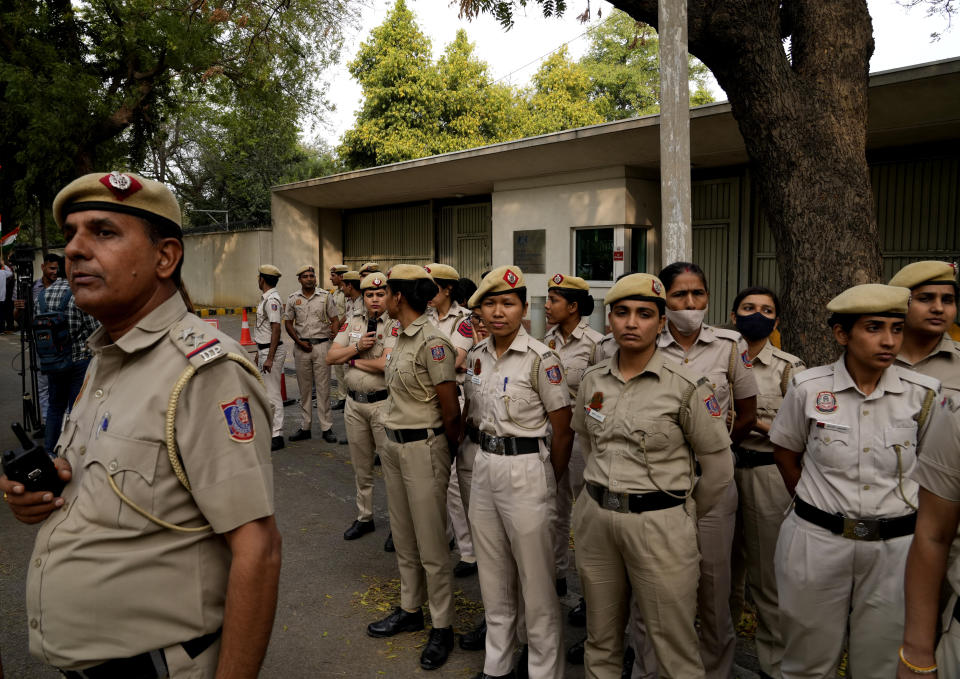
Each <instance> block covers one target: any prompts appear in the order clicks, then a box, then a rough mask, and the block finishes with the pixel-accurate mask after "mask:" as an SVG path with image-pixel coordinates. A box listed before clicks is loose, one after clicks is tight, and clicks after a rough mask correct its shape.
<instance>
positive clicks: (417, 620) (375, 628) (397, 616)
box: [367, 606, 423, 638]
mask: <svg viewBox="0 0 960 679" xmlns="http://www.w3.org/2000/svg"><path fill="white" fill-rule="evenodd" d="M422 629H423V611H422V610H421V609H419V608H418V609H417V612H416V613H407V612H406V611H405V610H403V609H402V608H400V607H399V606H397V607H396V608H394V609H393V613H391V614H390V615H388V616H387V617H385V618H384V619H383V620H378V621H377V622H371V623H370V624H369V625H367V634H369V635H370V636H371V637H377V638H383V637H392V636H393V635H395V634H400V632H419V631H420V630H422Z"/></svg>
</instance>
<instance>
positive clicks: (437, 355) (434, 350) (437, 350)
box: [430, 344, 447, 361]
mask: <svg viewBox="0 0 960 679" xmlns="http://www.w3.org/2000/svg"><path fill="white" fill-rule="evenodd" d="M430 357H431V358H432V359H433V360H434V361H442V360H443V359H445V358H446V357H447V351H446V349H444V348H443V345H442V344H438V345H436V346H435V347H430Z"/></svg>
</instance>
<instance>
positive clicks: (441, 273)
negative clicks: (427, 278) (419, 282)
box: [423, 262, 460, 281]
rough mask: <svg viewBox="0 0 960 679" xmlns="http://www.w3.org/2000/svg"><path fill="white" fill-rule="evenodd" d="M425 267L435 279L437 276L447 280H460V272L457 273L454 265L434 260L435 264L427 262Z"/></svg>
mask: <svg viewBox="0 0 960 679" xmlns="http://www.w3.org/2000/svg"><path fill="white" fill-rule="evenodd" d="M423 268H424V269H426V270H427V273H428V274H430V275H431V276H433V278H434V279H435V280H436V279H437V278H442V279H443V280H445V281H458V280H460V274H458V273H457V270H456V269H454V268H453V267H452V266H447V265H446V264H440V263H439V262H434V263H433V264H427V265H426V266H425V267H423Z"/></svg>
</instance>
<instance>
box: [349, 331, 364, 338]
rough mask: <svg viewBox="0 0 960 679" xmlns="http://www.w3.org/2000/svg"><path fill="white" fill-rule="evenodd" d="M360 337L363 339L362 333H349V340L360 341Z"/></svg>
mask: <svg viewBox="0 0 960 679" xmlns="http://www.w3.org/2000/svg"><path fill="white" fill-rule="evenodd" d="M361 337H363V333H362V332H351V333H350V339H360V338H361Z"/></svg>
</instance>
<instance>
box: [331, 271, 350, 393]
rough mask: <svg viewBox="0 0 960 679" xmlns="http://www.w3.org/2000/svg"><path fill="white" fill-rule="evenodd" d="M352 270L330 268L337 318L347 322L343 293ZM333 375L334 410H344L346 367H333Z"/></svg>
mask: <svg viewBox="0 0 960 679" xmlns="http://www.w3.org/2000/svg"><path fill="white" fill-rule="evenodd" d="M349 270H350V267H348V266H347V265H346V264H336V265H334V266H331V267H330V283H331V284H332V285H333V288H332V290H331V292H330V295H331V296H332V297H333V303H334V304H336V305H337V318H339V319H341V321H342V320H345V319H347V318H349V317H348V316H347V297H346V295H345V294H344V292H343V274H345V273H347V272H348V271H349ZM333 374H334V375H336V377H337V390H336V392H334V398H335V399H336V402H335V403H334V404H333V410H343V408H344V406H345V405H346V403H347V401H346V399H347V388H346V387H345V386H344V385H343V374H344V367H343V366H342V365H335V366H333Z"/></svg>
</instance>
